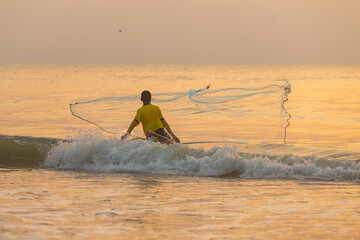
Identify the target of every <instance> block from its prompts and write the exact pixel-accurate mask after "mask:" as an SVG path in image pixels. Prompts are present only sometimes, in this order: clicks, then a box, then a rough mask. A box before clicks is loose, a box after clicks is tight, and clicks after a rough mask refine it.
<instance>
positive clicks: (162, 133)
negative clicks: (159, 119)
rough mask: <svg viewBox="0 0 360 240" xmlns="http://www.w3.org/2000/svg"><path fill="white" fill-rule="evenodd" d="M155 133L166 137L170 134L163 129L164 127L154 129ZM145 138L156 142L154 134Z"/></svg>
mask: <svg viewBox="0 0 360 240" xmlns="http://www.w3.org/2000/svg"><path fill="white" fill-rule="evenodd" d="M155 132H156V133H157V134H159V135H161V136H164V137H167V138H169V139H171V137H170V135H169V134H168V133H167V132H166V131H165V129H164V128H159V129H158V130H156V131H155ZM147 139H149V140H151V141H155V142H157V138H156V137H154V136H151V137H148V138H147Z"/></svg>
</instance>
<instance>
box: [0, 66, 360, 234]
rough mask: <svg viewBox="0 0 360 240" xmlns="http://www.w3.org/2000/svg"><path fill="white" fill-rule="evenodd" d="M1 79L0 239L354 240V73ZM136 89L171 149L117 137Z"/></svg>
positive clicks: (98, 70)
mask: <svg viewBox="0 0 360 240" xmlns="http://www.w3.org/2000/svg"><path fill="white" fill-rule="evenodd" d="M0 83H1V89H2V91H1V94H0V106H1V110H2V115H1V116H0V123H1V132H0V134H1V135H0V167H1V168H0V179H1V187H0V195H1V196H0V203H1V204H0V238H1V239H49V238H50V239H319V238H323V239H359V238H360V232H359V227H360V220H359V219H360V211H359V209H358V207H359V205H360V200H359V197H360V186H359V183H360V153H359V152H360V143H359V139H360V100H359V99H360V91H359V90H360V66H356V65H345V66H338V65H331V66H326V65H71V64H70V65H56V64H54V65H51V64H50V65H21V64H19V65H0ZM209 85H210V87H209V88H207V86H209ZM145 89H147V90H150V91H151V92H152V93H153V103H154V104H156V105H158V106H159V107H160V108H161V109H162V111H163V115H164V117H165V118H166V120H167V121H168V122H169V124H170V126H171V128H172V129H173V131H174V132H175V134H176V135H177V136H178V137H179V138H180V140H181V141H182V142H183V144H174V145H169V146H168V145H161V144H159V143H156V142H150V141H147V140H143V139H139V138H142V137H143V133H142V129H141V126H138V127H137V128H136V129H135V130H134V132H133V135H132V137H131V138H130V139H129V140H127V141H124V142H121V141H119V139H120V137H121V135H122V134H124V133H125V131H126V129H127V127H128V125H129V124H130V122H131V121H132V119H133V118H134V116H135V113H136V110H137V109H138V108H139V107H141V102H140V100H139V98H140V96H139V95H140V93H141V91H143V90H145ZM201 89H203V91H200V92H197V91H199V90H201ZM286 90H289V91H287V92H286ZM178 96H181V97H179V98H177V97H178ZM69 104H72V105H69ZM70 107H72V109H70ZM70 110H72V111H73V112H71V111H70ZM73 114H74V115H73ZM76 116H79V117H80V118H81V119H82V120H81V119H80V118H78V117H76ZM84 120H87V121H84ZM100 127H101V129H100ZM104 130H105V131H104ZM109 132H111V133H109Z"/></svg>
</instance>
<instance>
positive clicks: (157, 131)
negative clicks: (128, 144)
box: [121, 91, 180, 144]
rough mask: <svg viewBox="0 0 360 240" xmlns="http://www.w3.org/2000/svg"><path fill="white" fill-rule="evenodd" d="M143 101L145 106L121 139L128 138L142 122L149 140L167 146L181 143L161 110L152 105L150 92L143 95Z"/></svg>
mask: <svg viewBox="0 0 360 240" xmlns="http://www.w3.org/2000/svg"><path fill="white" fill-rule="evenodd" d="M141 101H142V102H143V103H144V105H143V106H142V107H141V108H139V109H138V110H137V112H136V116H135V119H134V120H133V121H132V122H131V124H130V126H129V129H128V130H127V132H126V133H125V134H124V136H122V137H121V140H124V139H125V138H127V137H128V136H129V135H130V133H131V131H132V130H133V129H134V128H135V127H136V126H137V125H139V123H140V122H141V124H142V126H143V130H144V133H145V136H146V138H147V139H150V140H152V139H153V140H157V141H159V142H161V143H167V144H171V143H174V141H175V142H177V143H179V142H180V139H179V138H178V137H176V136H175V134H174V133H173V132H172V131H171V128H170V126H169V124H168V123H167V122H166V121H165V119H164V117H163V115H162V113H161V110H160V108H159V107H158V106H155V105H152V104H151V93H150V92H149V91H143V92H142V93H141ZM164 128H165V129H166V131H167V132H166V131H165V129H164ZM169 134H170V135H171V137H170V135H169Z"/></svg>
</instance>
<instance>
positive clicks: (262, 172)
mask: <svg viewBox="0 0 360 240" xmlns="http://www.w3.org/2000/svg"><path fill="white" fill-rule="evenodd" d="M44 166H46V167H51V168H56V169H69V170H70V169H71V170H84V171H96V172H118V173H129V172H130V173H150V174H184V175H192V176H213V177H219V176H232V177H234V176H235V177H239V178H246V179H268V178H270V179H273V178H281V179H317V180H328V181H356V182H357V181H360V163H359V162H355V161H348V160H327V159H324V158H317V157H316V156H310V157H299V156H294V155H282V156H280V155H269V154H248V153H242V152H239V151H237V150H236V147H213V148H211V149H195V148H190V147H188V146H184V145H181V144H173V145H163V144H159V143H155V142H150V141H146V140H128V141H124V142H118V140H117V139H115V138H105V137H103V136H102V135H101V134H80V135H78V136H76V137H74V138H73V139H72V141H70V142H62V143H60V144H59V145H58V146H56V147H54V148H53V149H52V150H51V151H50V153H49V155H48V157H47V159H46V161H45V163H44Z"/></svg>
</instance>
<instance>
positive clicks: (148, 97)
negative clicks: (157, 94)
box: [141, 90, 151, 103]
mask: <svg viewBox="0 0 360 240" xmlns="http://www.w3.org/2000/svg"><path fill="white" fill-rule="evenodd" d="M141 101H143V102H144V103H150V102H151V93H150V92H149V91H148V90H145V91H143V92H142V93H141Z"/></svg>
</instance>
